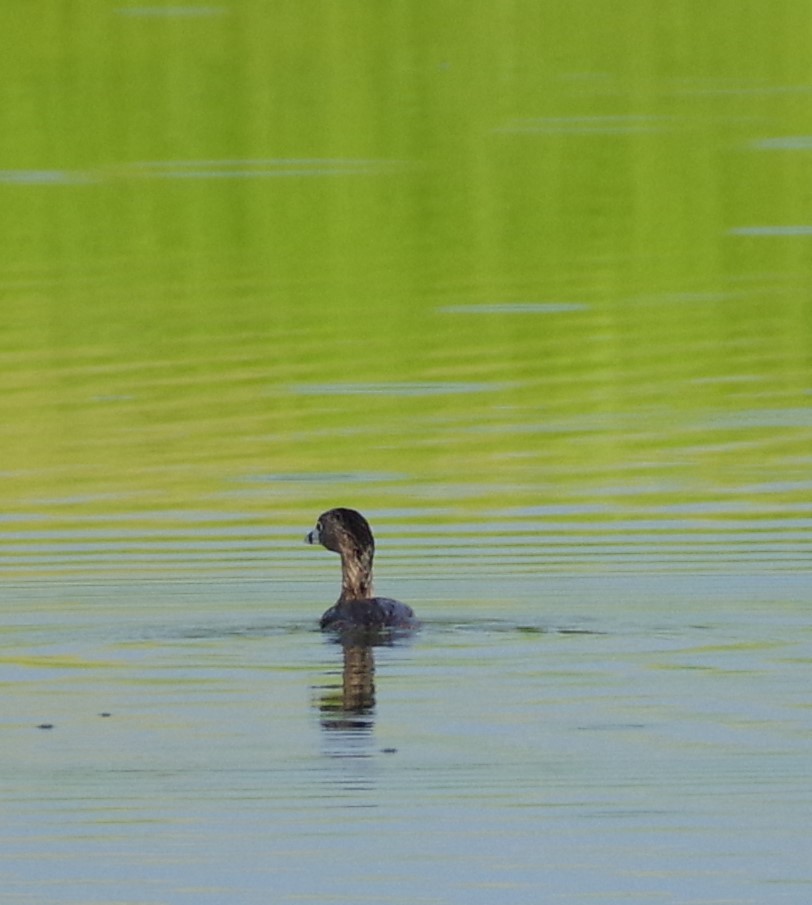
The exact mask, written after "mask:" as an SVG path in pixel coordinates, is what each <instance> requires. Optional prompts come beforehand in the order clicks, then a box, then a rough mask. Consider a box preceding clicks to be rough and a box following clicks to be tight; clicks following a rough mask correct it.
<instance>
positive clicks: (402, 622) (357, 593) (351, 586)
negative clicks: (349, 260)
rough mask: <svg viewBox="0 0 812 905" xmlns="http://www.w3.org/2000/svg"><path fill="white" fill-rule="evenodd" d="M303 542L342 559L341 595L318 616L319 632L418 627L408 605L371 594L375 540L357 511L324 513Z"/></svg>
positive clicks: (330, 510)
mask: <svg viewBox="0 0 812 905" xmlns="http://www.w3.org/2000/svg"><path fill="white" fill-rule="evenodd" d="M305 543H308V544H321V546H322V547H326V548H327V549H328V550H332V551H333V552H334V553H338V555H339V556H340V557H341V594H340V596H339V598H338V600H337V601H336V603H335V604H333V606H331V607H330V608H329V609H328V610H327V611H326V612H325V613H324V615H323V616H322V617H321V621H320V623H319V624H320V626H321V628H322V629H326V630H334V631H339V632H341V631H346V630H358V629H360V630H364V631H376V630H381V629H391V628H395V629H412V628H416V627H417V626H418V625H419V623H418V621H417V617H416V616H415V614H414V610H412V608H411V607H410V606H408V605H407V604H405V603H401V602H400V601H399V600H392V599H391V598H389V597H375V596H374V595H373V590H372V560H373V558H374V556H375V539H374V537H373V536H372V529H371V528H370V527H369V522H368V521H367V520H366V519H365V518H364V516H363V515H361V513H360V512H358V511H356V510H355V509H345V508H343V507H338V508H336V509H329V510H328V511H327V512H323V513H322V514H321V515H320V516H319V518H318V521H317V522H316V527H315V528H313V530H312V531H309V532H308V533H307V534H306V535H305Z"/></svg>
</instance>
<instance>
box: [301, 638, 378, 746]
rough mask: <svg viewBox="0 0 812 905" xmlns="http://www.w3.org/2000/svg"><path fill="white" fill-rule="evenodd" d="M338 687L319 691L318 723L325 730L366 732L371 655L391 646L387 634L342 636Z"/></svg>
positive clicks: (371, 700) (370, 714)
mask: <svg viewBox="0 0 812 905" xmlns="http://www.w3.org/2000/svg"><path fill="white" fill-rule="evenodd" d="M336 641H337V642H338V643H339V644H340V645H341V652H342V656H343V664H342V670H341V685H338V686H337V685H331V686H324V687H322V690H321V694H320V697H319V705H318V706H319V712H320V716H321V723H322V726H323V727H324V728H325V729H339V730H356V731H361V732H369V731H371V730H372V727H373V725H374V712H375V654H374V650H375V648H376V647H380V646H387V647H389V646H391V645H392V644H393V643H394V642H395V639H394V638H393V636H392V633H391V632H370V631H363V632H342V633H340V634H339V635H337V636H336Z"/></svg>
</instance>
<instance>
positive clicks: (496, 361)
mask: <svg viewBox="0 0 812 905" xmlns="http://www.w3.org/2000/svg"><path fill="white" fill-rule="evenodd" d="M744 11H745V12H744V14H743V13H742V6H741V4H738V3H737V4H732V3H721V4H715V5H713V6H711V7H702V8H700V7H697V8H695V9H693V8H690V7H685V8H681V9H679V10H673V11H671V13H670V14H669V15H668V16H664V14H663V12H662V10H660V9H659V8H655V7H652V6H651V5H649V4H644V3H640V2H630V3H625V4H621V6H617V5H615V6H607V7H605V8H596V7H595V5H594V4H585V3H576V4H563V5H562V4H552V5H551V4H543V5H539V4H534V3H509V4H502V5H498V4H497V5H492V4H483V3H473V4H469V5H467V6H466V7H465V8H464V9H462V8H460V9H454V10H453V11H452V10H451V9H449V8H446V7H444V6H443V5H436V4H405V3H394V4H386V5H385V6H384V7H379V6H377V5H374V4H371V5H359V4H339V5H336V4H330V3H315V4H308V5H305V6H302V4H300V3H282V4H273V5H271V6H269V5H268V4H266V3H260V2H245V3H239V4H222V5H216V4H215V5H206V6H200V5H197V6H187V5H183V4H161V3H157V4H150V5H139V4H135V3H132V4H126V3H122V4H109V3H101V2H88V3H84V4H81V5H79V6H77V7H76V8H75V9H72V10H71V11H70V13H69V14H67V13H64V11H63V10H61V8H59V7H53V8H50V9H44V10H42V11H40V12H39V13H38V14H37V15H36V16H32V15H29V14H28V13H26V12H25V10H24V7H23V6H21V5H19V4H7V5H6V6H5V7H4V8H3V10H2V11H0V27H1V28H2V30H3V33H4V34H7V35H9V36H10V38H9V42H8V43H9V48H10V49H9V52H8V53H6V54H4V56H3V59H2V61H0V82H1V83H2V85H3V86H4V87H3V97H4V100H3V104H2V105H0V119H1V120H2V122H1V123H0V126H1V127H0V228H2V235H3V241H2V245H1V246H0V295H1V299H0V301H1V303H2V320H3V328H2V333H0V367H2V381H3V393H2V394H0V446H1V447H2V466H0V471H1V472H2V479H1V480H0V500H1V501H2V505H3V508H4V509H6V510H7V511H9V512H13V513H17V514H21V517H22V519H23V521H24V522H25V526H26V527H28V528H30V527H31V524H29V522H30V520H31V519H33V518H34V517H35V516H40V517H41V516H48V517H50V518H57V519H63V520H67V521H68V522H70V521H71V520H72V519H74V518H76V517H81V516H86V515H92V516H107V517H113V516H117V515H119V514H122V513H165V514H166V513H189V512H198V513H204V514H206V515H207V516H211V517H212V518H217V517H220V516H222V515H224V514H228V513H231V512H235V511H238V512H240V513H243V514H245V515H246V516H252V515H253V516H255V517H256V518H257V519H265V520H266V521H268V522H271V523H282V524H284V525H290V526H293V525H296V526H297V530H298V529H299V526H301V525H302V524H309V522H310V521H311V519H312V515H313V512H314V511H316V510H318V509H320V508H324V505H325V504H328V503H329V504H332V503H334V502H345V503H347V502H352V504H353V505H356V506H358V507H360V508H367V507H372V508H374V509H376V510H378V511H379V512H382V513H390V514H392V517H393V518H396V517H397V514H402V515H403V516H404V520H405V521H417V522H418V523H419V522H420V521H421V520H422V521H431V522H437V521H443V520H446V521H449V520H459V519H460V518H466V519H470V518H474V519H481V518H493V517H498V514H499V513H509V514H511V515H518V516H521V514H522V513H528V512H534V511H535V512H536V513H544V512H545V511H550V510H545V508H544V507H554V508H555V507H560V506H580V505H583V504H585V503H590V504H598V505H599V506H600V507H601V508H600V512H601V517H602V518H603V517H609V518H616V517H617V518H625V517H628V515H629V513H630V512H631V513H637V514H638V515H639V514H641V513H642V514H644V515H646V514H649V515H650V514H651V513H652V512H654V513H656V514H657V517H660V516H661V515H662V512H663V507H664V506H669V505H671V506H673V505H683V504H690V505H694V506H697V507H702V506H710V507H711V511H713V512H715V513H716V514H717V515H718V514H719V513H721V514H722V515H723V516H724V515H725V514H726V513H727V514H729V511H728V509H726V508H725V507H730V506H734V507H742V508H743V509H744V510H746V511H747V512H748V514H751V515H753V516H754V517H756V518H766V517H770V518H779V519H780V518H783V517H785V516H789V515H790V514H791V515H792V516H793V517H800V516H801V515H803V516H804V517H808V515H809V511H808V504H807V501H808V499H809V490H810V480H809V477H808V476H809V468H810V463H811V462H812V458H811V457H810V453H809V449H810V442H812V416H810V414H809V412H810V408H809V401H810V397H809V393H810V389H811V388H812V384H811V383H810V334H811V331H810V327H811V326H812V325H810V304H809V286H810V269H811V268H810V244H809V243H810V237H809V224H810V211H809V207H808V198H807V196H806V194H805V193H804V192H803V191H801V188H802V186H803V185H805V184H807V183H808V168H809V139H808V137H807V136H806V135H805V133H804V129H805V128H806V124H807V122H808V118H807V115H806V111H807V109H808V101H809V93H810V91H812V88H811V87H810V80H809V64H808V53H807V48H806V47H805V45H804V43H803V41H802V40H801V37H800V36H801V35H802V34H803V28H801V27H799V26H800V25H801V24H803V23H805V22H806V20H807V19H806V16H807V13H806V9H805V6H804V5H803V4H801V3H793V2H782V3H780V4H778V6H776V7H772V8H770V10H769V11H768V10H767V9H766V8H764V7H763V6H761V5H753V4H745V6H744ZM766 20H769V21H768V22H767V21H766ZM534 507H535V508H534ZM713 507H716V508H715V509H714V508H713ZM737 511H741V509H739V510H737ZM542 517H543V516H542ZM580 518H581V521H584V522H589V521H590V520H591V519H593V518H594V513H590V512H589V511H588V510H586V509H584V510H582V511H581V516H580ZM13 527H14V525H12V528H13ZM17 527H19V525H17ZM153 527H154V525H153ZM807 528H808V525H807ZM806 536H807V537H808V535H806Z"/></svg>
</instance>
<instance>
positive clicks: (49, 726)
mask: <svg viewBox="0 0 812 905" xmlns="http://www.w3.org/2000/svg"><path fill="white" fill-rule="evenodd" d="M53 728H54V724H53V723H40V724H39V725H38V726H37V729H53Z"/></svg>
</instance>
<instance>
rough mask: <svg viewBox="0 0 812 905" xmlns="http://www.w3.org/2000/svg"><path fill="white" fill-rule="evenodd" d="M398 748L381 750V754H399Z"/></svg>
mask: <svg viewBox="0 0 812 905" xmlns="http://www.w3.org/2000/svg"><path fill="white" fill-rule="evenodd" d="M397 753H398V749H397V748H381V754H397Z"/></svg>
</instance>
